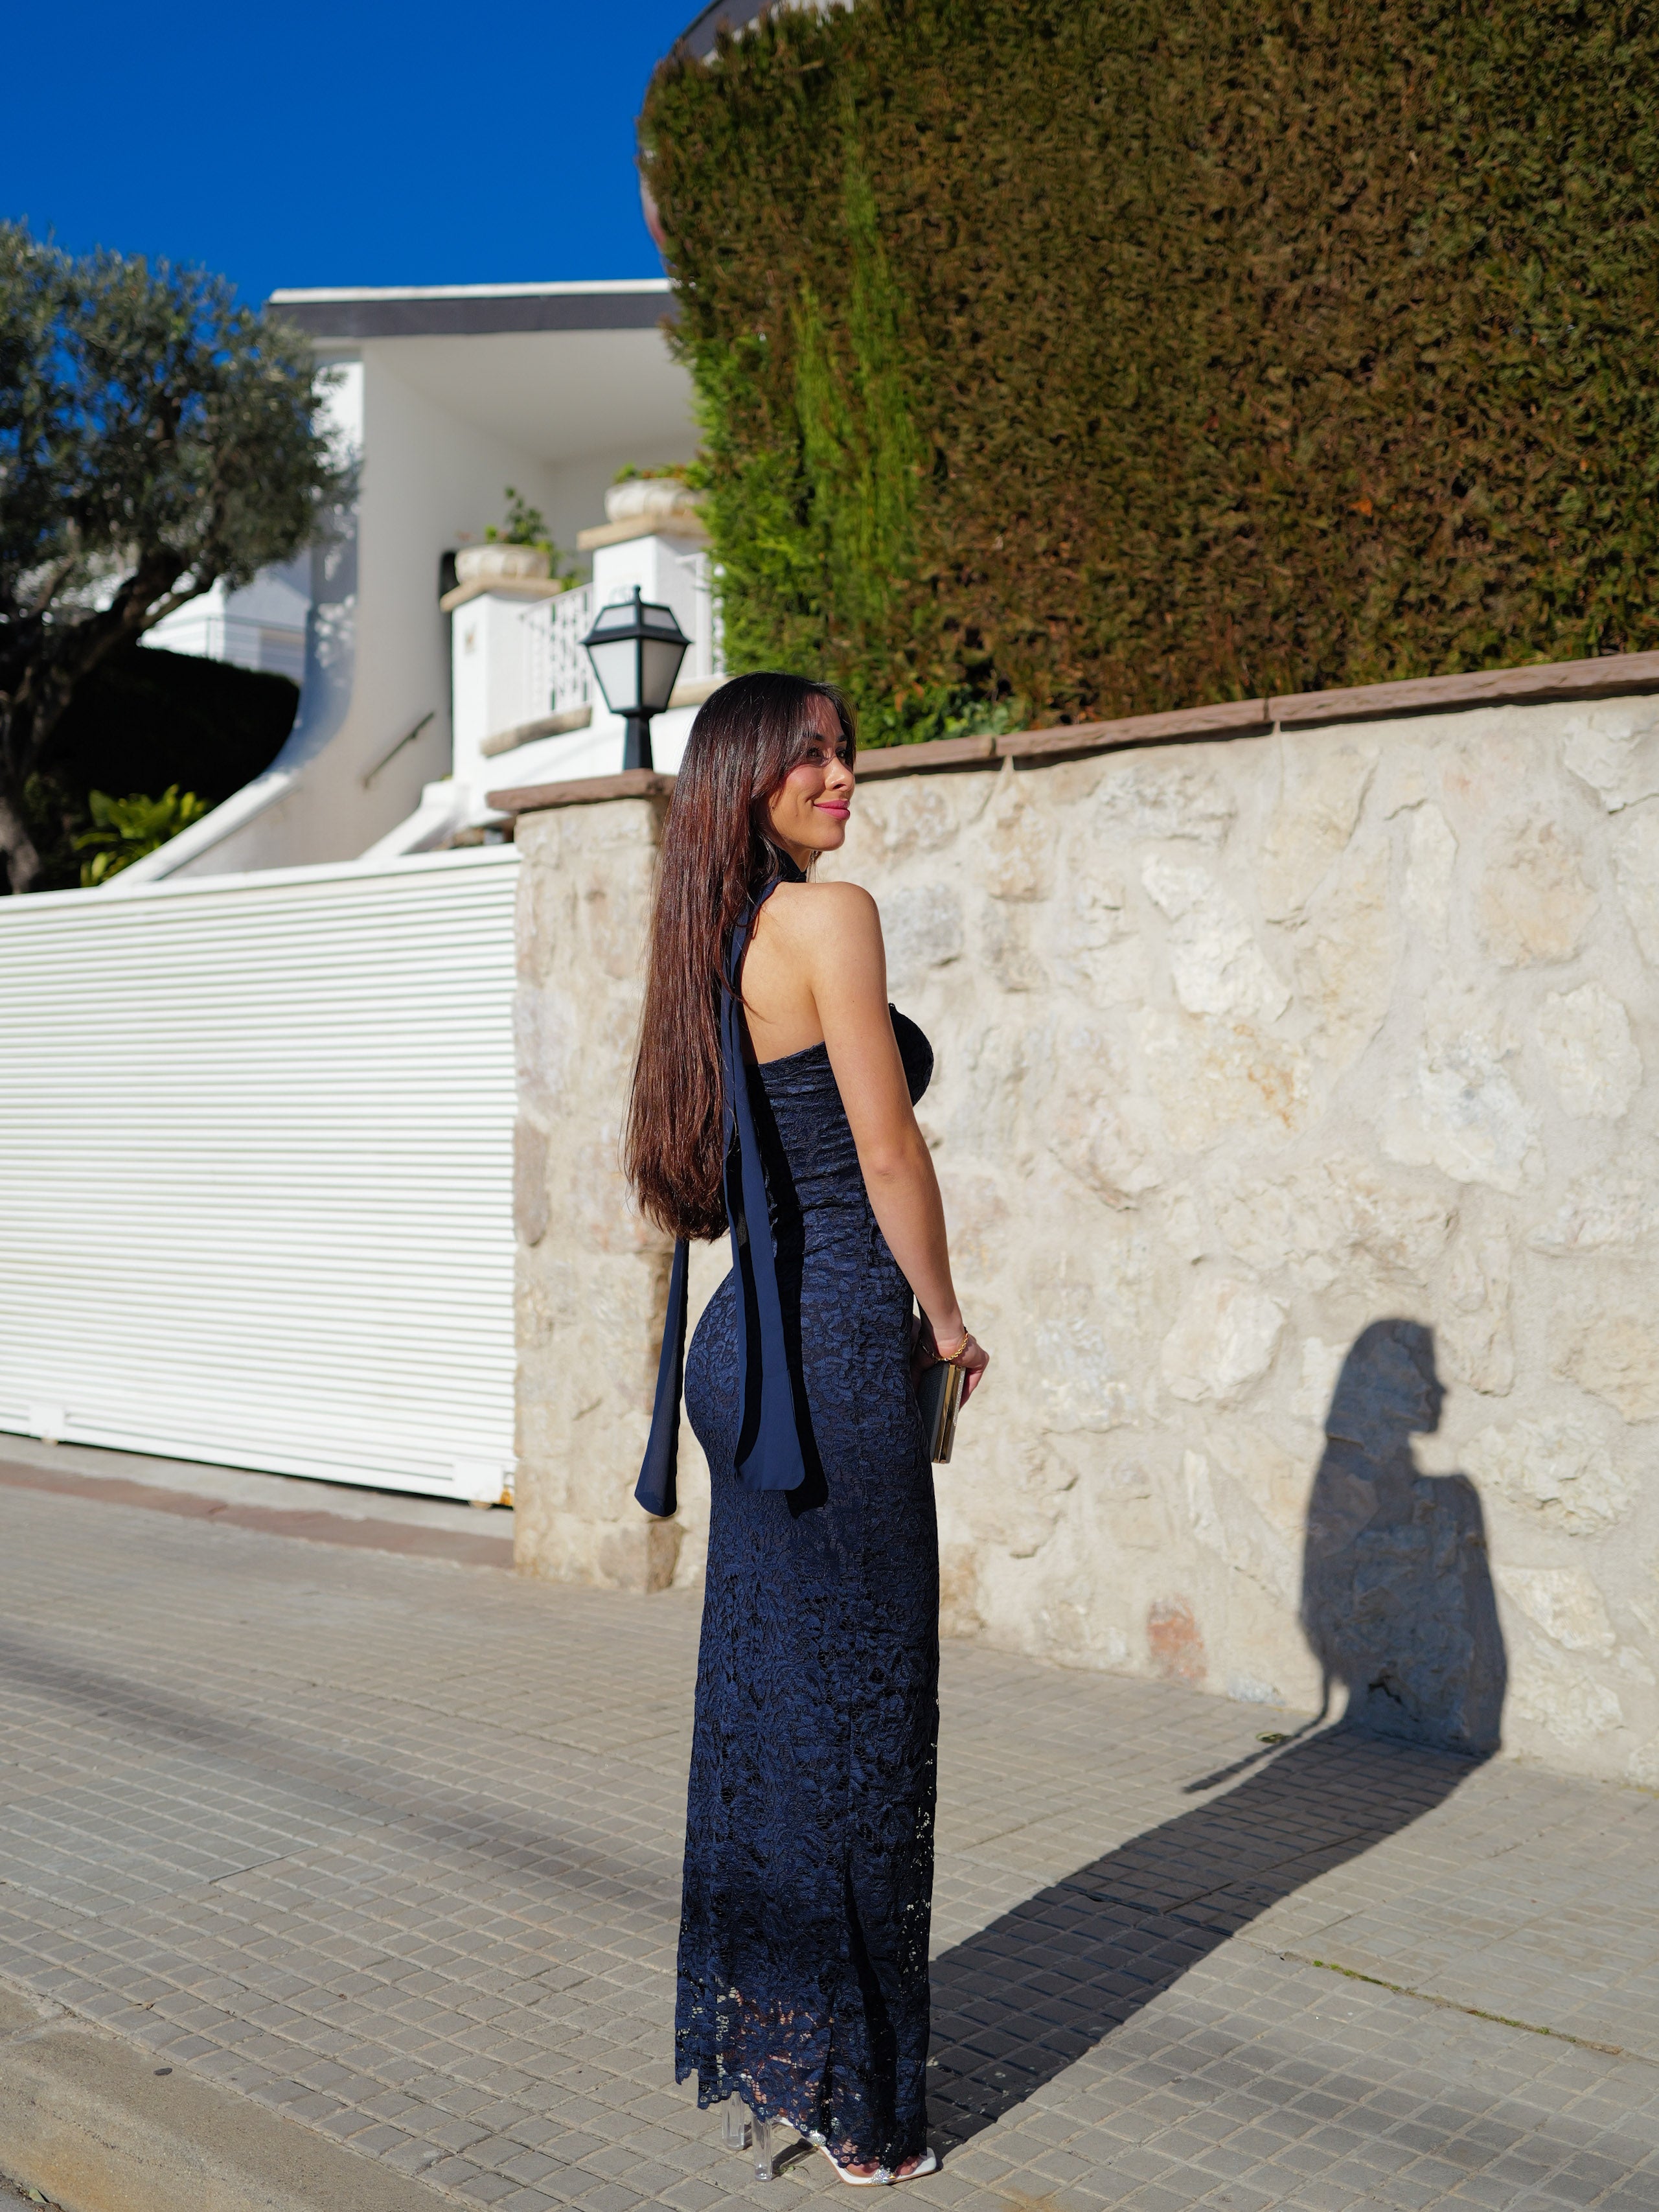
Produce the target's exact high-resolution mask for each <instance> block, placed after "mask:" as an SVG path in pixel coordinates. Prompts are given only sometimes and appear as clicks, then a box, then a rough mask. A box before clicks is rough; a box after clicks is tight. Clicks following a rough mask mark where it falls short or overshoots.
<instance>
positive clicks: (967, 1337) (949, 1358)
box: [933, 1328, 974, 1367]
mask: <svg viewBox="0 0 1659 2212" xmlns="http://www.w3.org/2000/svg"><path fill="white" fill-rule="evenodd" d="M973 1340H974V1333H973V1331H972V1329H970V1328H963V1332H962V1342H961V1343H960V1344H959V1345H957V1347H956V1349H955V1351H953V1352H946V1351H945V1347H944V1346H942V1345H941V1344H940V1342H939V1339H938V1338H937V1337H935V1338H934V1339H933V1350H934V1352H936V1353H937V1354H938V1356H939V1363H940V1364H941V1365H942V1366H945V1367H953V1366H954V1365H955V1364H956V1363H957V1360H958V1359H960V1358H961V1357H962V1355H963V1352H966V1351H967V1349H968V1347H969V1345H970V1344H971V1343H972V1342H973Z"/></svg>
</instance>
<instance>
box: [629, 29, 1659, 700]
mask: <svg viewBox="0 0 1659 2212" xmlns="http://www.w3.org/2000/svg"><path fill="white" fill-rule="evenodd" d="M1656 85H1659V14H1656V13H1650V11H1648V10H1646V9H1641V8H1638V7H1637V6H1635V5H1633V4H1628V3H1627V0H1623V3H1621V4H1614V0H1584V4H1579V5H1570V4H1565V0H1491V4H1487V5H1482V6H1476V5H1474V4H1473V0H1323V4H1321V3H1320V0H1248V4H1246V0H1091V4H1090V5H1088V6H1087V7H1079V6H1078V5H1076V4H1075V0H857V4H856V5H854V7H852V8H851V9H844V10H842V9H836V10H830V11H829V12H827V13H826V14H825V15H822V16H820V15H817V14H816V13H813V12H809V11H805V10H799V11H789V12H787V13H782V14H780V15H776V16H775V17H773V18H772V19H770V20H769V21H767V22H765V23H763V25H762V26H761V27H759V28H758V29H757V30H756V31H754V32H752V33H750V34H748V35H746V36H744V37H743V38H742V39H740V40H736V41H732V40H726V41H725V42H724V43H723V45H722V47H721V50H720V54H719V55H718V56H717V57H716V58H715V59H714V61H713V62H711V63H709V64H701V63H696V62H692V61H688V60H686V59H684V58H674V59H671V60H670V61H669V62H667V63H665V64H664V65H663V67H662V68H661V69H660V70H659V72H658V74H657V76H656V78H655V80H654V82H653V86H652V88H651V91H650V94H649V96H648V99H647V106H646V110H645V115H644V118H643V125H642V138H643V143H644V146H645V149H646V154H647V161H648V165H649V172H650V179H651V187H652V191H653V195H654V197H655V199H656V202H657V204H658V207H659V210H660V212H661V215H662V218H663V221H664V223H665V228H666V230H667V233H668V235H669V238H670V240H671V269H672V272H673V275H674V276H675V278H676V280H677V284H678V292H679V315H680V321H679V331H680V343H681V344H682V346H683V347H684V351H685V354H686V356H687V358H688V360H689V362H690V365H691V368H692V370H693V374H694V376H695V379H696V389H697V394H698V404H699V406H700V409H701V414H702V427H703V433H704V445H705V466H706V469H707V471H708V501H707V506H708V519H709V526H710V529H711V532H712V534H713V538H714V548H715V551H716V554H717V556H718V558H719V560H720V563H721V565H722V568H723V570H724V584H723V591H724V604H725V619H726V641H727V650H728V655H729V658H730V660H731V663H732V665H733V666H734V667H737V668H745V667H754V666H757V665H785V666H793V667H798V668H802V669H811V670H813V671H823V672H824V673H827V674H829V675H830V676H832V677H836V678H839V680H841V681H842V683H844V684H847V685H848V688H849V689H850V690H852V691H853V693H854V696H855V697H856V698H857V699H858V701H859V703H860V707H861V708H862V709H863V712H864V714H865V717H866V727H867V730H868V734H869V736H870V737H871V738H872V739H874V740H877V741H881V740H883V739H885V740H887V741H891V740H893V739H894V738H903V737H908V736H917V735H933V734H937V733H939V732H941V731H942V730H943V729H945V728H946V727H948V726H957V727H960V728H967V727H969V726H978V724H979V723H980V722H981V721H982V720H987V719H996V718H998V717H999V716H1000V718H1002V719H1005V720H1006V718H1008V717H1009V716H1012V715H1016V714H1030V716H1031V718H1032V719H1035V720H1043V721H1047V720H1063V719H1067V718H1073V717H1078V716H1083V715H1091V714H1133V713H1141V712H1151V711H1157V710H1158V709H1163V708H1173V707H1178V706H1182V705H1188V704H1191V703H1194V702H1199V701H1203V700H1207V699H1217V698H1229V697H1248V696H1255V695H1259V694H1261V693H1265V692H1267V691H1272V690H1289V691H1295V690H1312V689H1316V688H1320V687H1322V686H1324V685H1327V684H1358V683H1364V682H1370V681H1374V680H1378V679H1382V678H1395V677H1407V676H1420V675H1430V674H1436V673H1440V672H1443V671H1453V670H1460V669H1471V668H1479V667H1487V666H1495V665H1504V664H1507V663H1514V662H1517V661H1526V660H1535V659H1565V658H1573V657H1577V656H1580V655H1585V654H1594V653H1606V652H1615V651H1638V650H1647V649H1651V648H1653V647H1656V646H1659V504H1656V500H1655V490H1656V477H1659V343H1656V341H1659V102H1656V100H1655V98H1654V88H1655V87H1656Z"/></svg>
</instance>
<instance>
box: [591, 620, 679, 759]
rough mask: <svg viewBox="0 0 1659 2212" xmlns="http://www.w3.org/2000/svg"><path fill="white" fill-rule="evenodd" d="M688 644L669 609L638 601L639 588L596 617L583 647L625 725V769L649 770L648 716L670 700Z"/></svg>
mask: <svg viewBox="0 0 1659 2212" xmlns="http://www.w3.org/2000/svg"><path fill="white" fill-rule="evenodd" d="M690 642H691V641H690V638H689V637H687V635H685V632H684V630H683V629H681V628H680V626H679V624H678V623H677V622H676V621H675V619H674V611H673V609H672V608H671V607H659V606H656V605H653V603H652V602H651V601H650V600H649V599H641V597H640V587H639V586H638V585H637V584H636V585H635V586H634V595H633V597H632V598H631V599H617V600H615V601H613V602H612V604H611V605H610V606H608V607H601V608H600V609H599V613H598V614H597V615H596V616H595V617H594V618H593V627H592V629H591V630H589V631H588V633H587V635H586V637H585V638H584V639H583V640H582V643H583V645H584V646H585V647H586V651H587V657H588V659H590V660H591V661H592V664H593V673H594V675H595V677H597V678H598V679H599V689H600V690H601V691H602V692H603V693H604V694H605V705H606V706H607V707H609V708H610V709H611V713H612V714H620V715H621V716H622V717H623V720H624V721H625V722H626V723H627V725H628V734H627V736H626V737H625V738H623V767H624V768H649V767H651V766H652V759H651V717H652V716H653V714H661V712H662V710H663V708H665V706H666V705H667V704H668V702H669V700H670V699H671V697H672V696H673V690H674V679H675V678H677V677H678V674H679V672H680V663H681V661H683V660H684V658H685V655H686V649H687V647H689V646H690Z"/></svg>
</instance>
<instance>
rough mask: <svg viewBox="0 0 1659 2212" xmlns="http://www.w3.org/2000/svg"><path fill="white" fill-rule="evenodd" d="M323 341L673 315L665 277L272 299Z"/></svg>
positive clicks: (356, 290) (633, 326)
mask: <svg viewBox="0 0 1659 2212" xmlns="http://www.w3.org/2000/svg"><path fill="white" fill-rule="evenodd" d="M267 304H268V305H270V307H274V308H276V310H277V311H278V313H280V314H281V315H282V316H283V319H285V320H286V321H288V322H290V323H297V324H298V325H299V326H300V328H301V330H302V331H307V332H309V334H310V335H311V336H312V337H313V338H317V339H319V340H321V341H324V342H333V343H341V342H345V343H349V342H351V341H353V340H355V339H360V338H426V337H493V336H495V335H497V334H501V333H505V332H508V331H514V332H526V331H651V330H655V329H656V327H657V325H659V323H660V322H661V321H662V319H663V317H664V314H665V313H671V312H672V306H673V301H672V289H671V286H670V284H669V282H668V279H667V278H666V277H665V276H623V277H609V278H603V279H600V280H598V281H595V282H590V283H580V284H577V283H548V284H397V285H393V284H386V285H374V286H357V287H351V286H343V285H325V286H319V287H318V288H316V289H309V290H307V289H300V288H298V287H291V288H285V289H283V290H282V291H279V292H273V293H272V294H271V295H270V301H269V302H268V303H267Z"/></svg>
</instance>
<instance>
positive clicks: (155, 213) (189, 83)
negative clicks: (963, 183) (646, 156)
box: [0, 0, 699, 304]
mask: <svg viewBox="0 0 1659 2212" xmlns="http://www.w3.org/2000/svg"><path fill="white" fill-rule="evenodd" d="M698 6H699V0H623V4H621V5H617V4H615V0H613V4H612V5H611V6H610V7H608V8H607V7H605V5H603V4H600V5H599V6H597V7H596V6H594V5H592V4H591V0H590V4H588V5H586V6H578V5H573V4H571V0H540V4H539V5H536V6H532V7H526V6H523V5H519V6H512V7H497V8H489V7H480V6H479V5H477V0H473V4H472V5H471V6H465V5H464V6H461V7H453V8H438V7H435V6H430V5H428V4H426V0H413V4H403V5H398V6H392V5H387V4H384V3H383V0H331V4H330V5H329V6H328V7H326V8H320V7H317V6H315V5H300V6H295V7H289V8H287V9H277V8H270V7H264V8H248V7H239V6H236V5H234V4H231V5H226V4H224V0H220V4H219V5H217V6H215V7H212V8H208V7H204V6H202V5H200V4H199V0H187V4H185V5H182V6H179V7H177V8H175V9H172V10H171V11H164V12H162V13H161V14H159V15H153V14H150V13H149V12H148V11H143V10H136V9H133V8H131V6H127V7H123V8H118V7H115V6H113V5H111V4H109V0H87V4H83V5H82V6H80V7H77V8H74V9H70V10H69V11H68V13H64V12H60V9H59V8H57V7H52V8H19V9H15V10H14V11H12V13H11V14H10V15H9V18H8V21H7V29H6V65H7V76H8V78H9V82H10V83H11V84H12V86H13V88H14V97H13V98H12V99H11V100H9V101H8V103H7V115H6V122H5V127H4V130H3V131H0V213H3V214H4V215H6V216H14V217H15V216H27V218H28V220H29V222H30V223H31V225H32V227H33V228H34V230H35V231H36V232H37V233H45V232H46V231H47V230H51V231H52V232H54V233H55V234H56V235H57V238H58V242H59V244H61V245H63V246H68V247H70V248H71V249H73V250H75V251H76V252H80V251H82V250H84V249H86V248H88V247H89V246H94V245H100V246H114V247H117V248H118V249H119V250H120V251H122V252H128V253H140V252H142V253H149V254H152V255H158V254H159V255H166V256H167V258H169V259H172V260H175V261H187V262H198V263H201V264H204V265H205V266H207V267H209V268H210V269H214V270H218V271H219V272H220V273H221V274H222V275H224V276H228V277H230V278H231V279H232V281H233V282H234V283H235V284H236V286H237V287H238V289H239V291H240V295H241V296H242V298H243V299H244V300H245V301H247V302H248V303H250V304H257V303H258V301H261V300H263V299H264V296H265V295H266V294H267V293H268V292H270V290H271V289H273V288H275V287H276V286H277V285H306V284H482V283H515V282H516V283H527V282H530V281H532V280H537V279H545V278H553V277H565V278H568V277H594V276H659V275H660V274H661V273H662V271H661V264H660V263H659V259H658V258H657V252H656V249H655V247H654V246H653V245H652V243H651V240H650V238H649V236H648V235H647V232H646V228H645V225H644V223H643V222H641V219H640V212H639V191H638V182H637V179H636V177H635V169H634V118H635V115H636V113H637V112H638V110H639V106H640V100H641V94H643V92H644V89H645V86H646V82H647V79H648V77H649V76H650V74H651V70H652V68H653V64H654V63H655V62H656V61H657V59H658V58H659V57H660V55H661V54H662V53H663V52H665V50H666V48H667V47H668V46H670V45H671V43H672V41H673V40H674V39H675V37H676V36H677V35H678V33H679V32H680V31H682V30H683V29H684V27H685V26H686V24H687V23H688V22H689V21H690V20H691V19H692V17H693V16H695V15H696V13H697V12H698ZM24 86H27V88H28V94H27V98H26V99H24V98H19V97H17V96H16V94H17V92H18V91H19V90H20V89H21V88H22V87H24Z"/></svg>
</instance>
